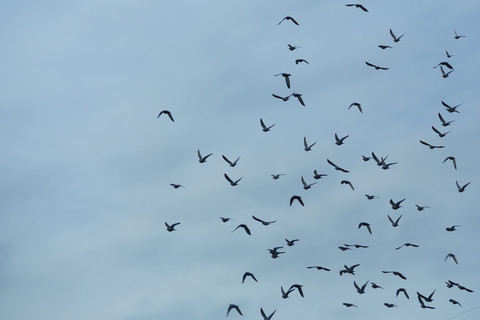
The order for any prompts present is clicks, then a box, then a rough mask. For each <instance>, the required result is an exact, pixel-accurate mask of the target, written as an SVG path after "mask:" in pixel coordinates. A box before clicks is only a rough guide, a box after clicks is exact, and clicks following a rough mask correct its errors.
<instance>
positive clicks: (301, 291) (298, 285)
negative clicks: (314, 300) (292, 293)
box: [288, 284, 304, 298]
mask: <svg viewBox="0 0 480 320" xmlns="http://www.w3.org/2000/svg"><path fill="white" fill-rule="evenodd" d="M302 287H303V285H301V284H292V285H291V286H290V289H292V290H295V289H297V291H298V293H299V294H300V296H301V297H302V298H303V297H304V296H303V290H302ZM290 289H288V290H290Z"/></svg>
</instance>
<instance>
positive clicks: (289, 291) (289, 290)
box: [280, 287, 295, 299]
mask: <svg viewBox="0 0 480 320" xmlns="http://www.w3.org/2000/svg"><path fill="white" fill-rule="evenodd" d="M294 289H295V288H292V287H290V289H288V290H287V292H285V290H283V287H280V290H281V291H282V298H283V299H287V298H288V295H289V294H290V293H291V292H292V291H293V290H294Z"/></svg>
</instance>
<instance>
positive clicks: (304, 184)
mask: <svg viewBox="0 0 480 320" xmlns="http://www.w3.org/2000/svg"><path fill="white" fill-rule="evenodd" d="M301 180H302V184H303V189H305V190H308V189H310V188H311V187H312V186H313V185H314V184H316V183H317V182H314V183H310V184H307V183H306V182H305V179H303V176H302V177H301Z"/></svg>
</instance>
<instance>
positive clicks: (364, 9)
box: [346, 3, 368, 12]
mask: <svg viewBox="0 0 480 320" xmlns="http://www.w3.org/2000/svg"><path fill="white" fill-rule="evenodd" d="M346 6H347V7H355V8H359V9H362V10H363V11H365V12H368V10H367V8H365V7H364V6H363V5H361V4H359V3H349V4H346Z"/></svg>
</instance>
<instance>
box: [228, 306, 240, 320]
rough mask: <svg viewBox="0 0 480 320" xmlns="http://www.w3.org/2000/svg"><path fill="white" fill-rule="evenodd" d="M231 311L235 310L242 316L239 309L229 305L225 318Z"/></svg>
mask: <svg viewBox="0 0 480 320" xmlns="http://www.w3.org/2000/svg"><path fill="white" fill-rule="evenodd" d="M232 309H235V310H237V312H238V313H239V314H240V315H241V316H243V314H242V311H240V308H239V307H238V306H237V305H236V304H230V305H229V306H228V309H227V317H228V314H229V313H230V310H232Z"/></svg>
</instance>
